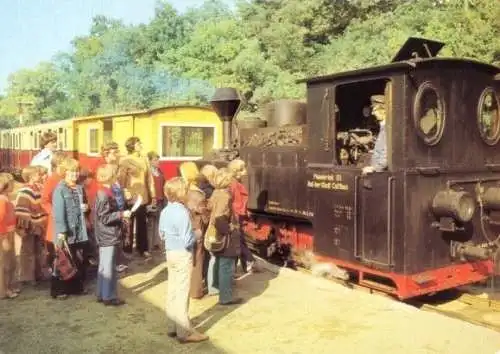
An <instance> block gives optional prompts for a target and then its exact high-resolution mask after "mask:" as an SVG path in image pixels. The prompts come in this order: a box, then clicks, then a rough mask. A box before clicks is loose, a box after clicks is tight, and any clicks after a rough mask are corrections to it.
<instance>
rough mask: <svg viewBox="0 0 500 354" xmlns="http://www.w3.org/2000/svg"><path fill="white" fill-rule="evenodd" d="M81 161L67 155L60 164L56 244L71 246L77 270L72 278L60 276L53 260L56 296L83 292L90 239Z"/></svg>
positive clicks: (55, 199)
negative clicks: (82, 184) (81, 177)
mask: <svg viewBox="0 0 500 354" xmlns="http://www.w3.org/2000/svg"><path fill="white" fill-rule="evenodd" d="M79 168H80V166H79V164H78V161H76V160H75V159H66V160H64V161H63V162H62V164H61V165H60V173H61V176H62V177H63V179H62V180H61V181H60V182H59V184H58V185H57V187H56V189H55V190H54V194H53V197H52V207H53V214H52V218H53V220H54V225H55V227H54V229H55V230H54V231H55V232H54V238H53V242H54V244H55V246H56V247H58V248H60V249H61V248H62V249H66V248H69V255H70V256H71V258H72V260H73V262H74V265H75V266H76V269H77V274H76V275H75V276H74V277H72V278H71V279H69V280H63V279H62V278H61V277H60V272H59V269H58V268H57V264H54V267H53V273H52V282H51V289H50V293H51V296H52V297H53V298H66V297H67V296H68V295H70V294H84V293H85V290H84V281H85V273H86V267H85V264H86V262H85V260H86V255H85V254H84V253H85V252H84V251H85V249H86V246H87V242H88V235H87V228H86V223H85V215H84V213H86V212H87V211H88V209H89V208H88V204H87V203H88V202H87V197H86V195H85V192H84V189H83V187H82V186H80V185H78V184H77V181H78V179H79Z"/></svg>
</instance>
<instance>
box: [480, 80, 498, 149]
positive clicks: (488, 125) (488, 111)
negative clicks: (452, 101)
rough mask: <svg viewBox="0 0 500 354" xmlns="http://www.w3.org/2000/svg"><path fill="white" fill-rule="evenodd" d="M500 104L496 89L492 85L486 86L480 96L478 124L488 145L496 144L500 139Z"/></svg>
mask: <svg viewBox="0 0 500 354" xmlns="http://www.w3.org/2000/svg"><path fill="white" fill-rule="evenodd" d="M499 106H500V105H499V102H498V97H497V96H496V95H495V91H494V90H493V89H492V88H491V87H488V88H486V89H485V90H484V91H483V93H482V94H481V97H480V98H479V103H478V107H477V124H478V129H479V134H481V138H483V141H484V142H485V143H486V144H488V145H495V144H496V143H498V140H499V139H500V111H499Z"/></svg>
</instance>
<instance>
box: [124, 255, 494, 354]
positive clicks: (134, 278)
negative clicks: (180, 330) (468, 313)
mask: <svg viewBox="0 0 500 354" xmlns="http://www.w3.org/2000/svg"><path fill="white" fill-rule="evenodd" d="M260 268H261V269H262V271H261V272H259V273H255V274H251V275H245V276H243V277H242V278H240V279H239V280H237V284H236V295H237V296H241V297H243V298H244V299H245V300H246V302H245V303H244V304H241V305H238V306H230V307H226V306H219V305H217V297H205V298H204V299H201V300H192V301H191V318H192V322H193V324H195V325H196V326H197V327H198V329H199V330H200V331H202V332H204V333H206V334H207V335H209V336H210V344H208V343H206V344H204V343H199V344H194V345H193V344H190V348H191V349H189V350H188V349H187V348H185V347H184V349H183V350H182V352H200V353H202V352H203V353H208V352H213V353H311V354H312V353H314V354H316V353H408V354H409V353H443V354H444V353H450V354H452V353H453V354H459V353H464V354H471V353H481V354H483V353H484V354H486V353H491V354H494V353H497V352H499V351H500V333H499V332H496V331H494V330H491V329H487V328H484V327H480V326H477V325H473V324H470V323H467V322H464V321H460V320H457V319H453V318H449V317H446V316H444V315H442V314H438V313H432V312H426V311H422V310H419V309H417V308H415V307H412V306H410V305H406V304H404V303H401V302H396V301H393V300H391V299H387V298H385V297H383V296H379V295H373V294H369V293H365V292H363V291H360V290H355V289H349V288H347V287H345V286H342V285H340V284H337V283H334V282H331V281H328V280H326V279H322V278H317V277H313V276H311V275H308V274H304V273H300V272H295V271H293V270H290V269H278V270H276V268H272V267H269V265H267V264H262V263H261V264H260ZM164 271H165V265H164V264H160V265H158V266H156V267H155V268H153V269H151V270H150V271H148V272H147V273H137V274H134V275H130V276H126V277H124V278H122V279H121V284H122V286H123V287H125V288H129V289H131V290H132V291H133V292H134V293H136V294H137V296H139V297H140V298H142V299H143V300H144V301H146V302H148V303H150V304H152V305H154V306H155V307H158V308H159V309H163V308H164V304H165V293H166V290H167V286H168V281H163V282H157V281H153V280H152V279H155V277H156V276H157V274H159V272H160V273H161V272H164ZM138 284H144V286H143V287H142V288H141V286H138ZM166 340H170V341H172V342H174V343H175V341H173V340H171V339H167V338H166ZM176 345H177V344H175V346H176ZM186 350H188V351H186Z"/></svg>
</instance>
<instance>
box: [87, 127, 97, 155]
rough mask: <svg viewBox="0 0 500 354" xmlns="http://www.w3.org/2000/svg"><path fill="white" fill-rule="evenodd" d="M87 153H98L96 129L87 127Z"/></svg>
mask: <svg viewBox="0 0 500 354" xmlns="http://www.w3.org/2000/svg"><path fill="white" fill-rule="evenodd" d="M89 153H91V154H97V153H99V140H98V129H97V128H90V129H89Z"/></svg>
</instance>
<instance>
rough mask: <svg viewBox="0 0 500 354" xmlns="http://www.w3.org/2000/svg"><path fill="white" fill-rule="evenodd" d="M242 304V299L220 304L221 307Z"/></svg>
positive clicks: (238, 298)
mask: <svg viewBox="0 0 500 354" xmlns="http://www.w3.org/2000/svg"><path fill="white" fill-rule="evenodd" d="M242 303H243V299H242V298H241V297H237V298H234V299H232V300H231V301H229V302H219V305H223V306H228V305H239V304H242Z"/></svg>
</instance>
